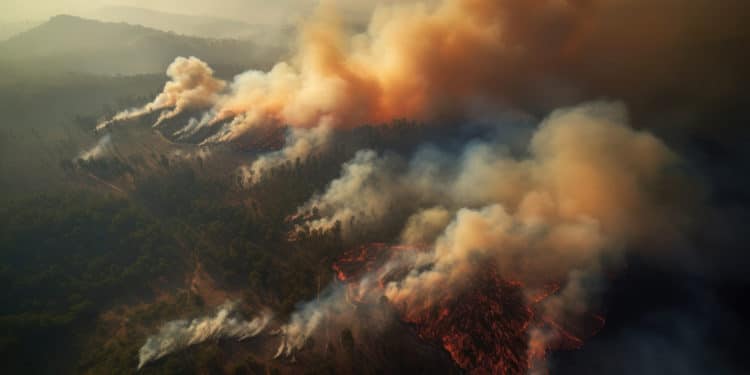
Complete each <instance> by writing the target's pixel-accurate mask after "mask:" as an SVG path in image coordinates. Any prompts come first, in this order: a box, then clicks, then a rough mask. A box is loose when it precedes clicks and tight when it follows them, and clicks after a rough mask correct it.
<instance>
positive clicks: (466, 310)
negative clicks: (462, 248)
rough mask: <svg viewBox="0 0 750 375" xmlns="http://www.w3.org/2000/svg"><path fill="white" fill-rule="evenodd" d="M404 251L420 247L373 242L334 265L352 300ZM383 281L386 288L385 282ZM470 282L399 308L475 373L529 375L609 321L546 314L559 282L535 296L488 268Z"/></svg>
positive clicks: (426, 337)
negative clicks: (581, 323) (571, 320)
mask: <svg viewBox="0 0 750 375" xmlns="http://www.w3.org/2000/svg"><path fill="white" fill-rule="evenodd" d="M399 251H419V249H416V248H412V247H392V246H388V245H386V244H382V243H375V244H369V245H364V246H360V247H358V248H355V249H352V250H350V251H348V252H346V253H345V254H344V255H343V256H342V257H341V258H339V259H338V260H337V261H336V262H335V263H334V264H333V266H332V268H333V270H334V271H335V272H336V275H337V278H338V279H339V280H340V281H342V282H345V283H347V284H348V286H349V290H350V295H351V296H350V301H355V302H360V301H361V300H362V298H361V294H359V293H361V292H362V291H361V290H358V289H359V283H360V281H361V279H362V278H363V277H364V276H365V275H370V274H372V272H373V271H377V270H378V268H379V267H381V266H382V265H383V264H385V263H386V262H387V261H388V260H389V259H391V257H392V256H393V255H394V254H396V252H399ZM376 274H377V273H376ZM379 277H386V276H384V275H379ZM392 277H394V275H393V274H389V275H388V276H387V278H389V279H390V278H392ZM378 281H379V282H378V285H379V286H380V287H382V286H383V284H384V280H378ZM469 284H470V285H471V286H472V287H470V288H467V289H465V291H464V292H463V293H460V294H457V295H452V294H445V295H444V296H442V297H440V298H438V299H435V300H432V301H430V302H429V303H427V304H425V306H422V307H419V308H415V307H413V306H399V305H394V308H395V309H396V311H398V312H399V315H400V318H401V320H402V321H403V322H405V323H408V324H410V325H412V326H413V327H414V329H415V331H416V333H417V335H418V336H419V337H420V338H421V339H423V340H425V341H428V342H432V343H435V344H436V345H440V346H441V347H442V348H443V349H445V350H446V351H447V352H448V353H449V354H450V356H451V358H452V359H453V361H454V362H455V363H456V364H457V365H458V366H459V367H461V368H462V369H464V370H466V371H467V372H468V373H471V374H525V373H527V372H528V370H529V369H530V368H532V367H533V366H534V365H535V363H538V362H539V361H541V360H543V359H544V358H545V357H546V354H547V353H548V352H549V351H550V350H557V349H574V348H578V347H580V346H581V345H582V344H583V340H584V338H586V337H589V336H590V335H592V334H593V333H595V332H596V331H598V329H600V328H601V327H602V326H603V325H604V318H603V317H602V316H599V315H590V316H588V317H586V319H585V320H586V321H587V324H585V327H586V328H587V329H578V330H573V329H571V328H569V327H568V326H566V325H565V324H562V323H560V322H556V321H554V320H553V319H551V318H550V317H547V316H545V315H544V314H543V312H541V308H540V305H541V303H542V302H543V301H544V300H546V299H547V298H549V297H550V296H552V295H554V294H555V293H557V292H558V291H559V289H560V287H559V285H558V284H555V283H550V284H548V285H547V286H546V287H545V288H542V290H540V291H538V292H536V293H534V294H529V293H526V291H525V290H524V285H523V284H522V283H520V282H517V281H508V280H505V279H503V278H502V277H501V276H500V275H498V274H497V272H496V271H495V268H494V267H491V266H488V267H485V268H484V269H483V270H482V271H481V272H477V273H476V274H474V275H473V276H472V280H469ZM354 296H359V297H360V298H356V297H354ZM589 321H591V322H589ZM592 322H593V323H592ZM532 327H534V328H535V329H536V330H537V331H539V332H545V334H546V336H545V338H546V339H545V340H541V339H540V338H539V337H536V335H535V332H532ZM573 332H576V333H577V334H576V333H573ZM579 332H580V333H579ZM549 337H553V338H554V339H553V340H548V338H549Z"/></svg>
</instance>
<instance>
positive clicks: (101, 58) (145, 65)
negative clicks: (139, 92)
mask: <svg viewBox="0 0 750 375" xmlns="http://www.w3.org/2000/svg"><path fill="white" fill-rule="evenodd" d="M280 53H281V52H280V51H279V50H277V49H273V48H270V47H260V46H259V45H258V44H256V43H253V42H251V41H241V40H230V39H203V38H197V37H188V36H182V35H177V34H174V33H169V32H164V31H159V30H156V29H150V28H147V27H143V26H135V25H130V24H125V23H108V22H99V21H93V20H88V19H84V18H79V17H74V16H67V15H60V16H55V17H53V18H52V19H50V20H49V21H48V22H46V23H44V24H42V25H40V26H38V27H35V28H33V29H31V30H28V31H26V32H23V33H21V34H18V35H16V36H14V37H12V38H10V39H8V40H7V41H5V42H2V43H0V60H4V61H5V62H11V63H19V64H23V65H25V66H32V67H36V68H40V69H43V70H45V71H60V72H79V73H91V74H107V75H118V74H120V75H131V74H145V73H163V72H164V70H165V69H166V67H167V65H169V63H170V62H172V60H174V58H175V57H176V56H196V57H199V58H200V59H202V60H204V61H207V62H208V63H210V64H211V65H213V66H216V67H222V66H225V67H226V66H237V67H242V68H264V67H267V66H268V65H269V64H271V63H272V62H273V61H275V60H276V59H277V57H278V55H279V54H280Z"/></svg>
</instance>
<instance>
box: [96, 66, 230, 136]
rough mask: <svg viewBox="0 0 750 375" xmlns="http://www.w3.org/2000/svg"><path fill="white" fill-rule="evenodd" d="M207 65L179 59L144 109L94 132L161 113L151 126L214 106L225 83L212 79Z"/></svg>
mask: <svg viewBox="0 0 750 375" xmlns="http://www.w3.org/2000/svg"><path fill="white" fill-rule="evenodd" d="M213 74H214V71H213V69H211V68H210V67H209V66H208V64H206V63H205V62H203V61H201V60H199V59H198V58H195V57H189V58H184V57H178V58H176V59H175V60H174V62H173V63H172V64H170V65H169V67H168V68H167V76H168V77H169V78H171V80H170V81H169V82H167V83H166V84H164V89H163V90H162V92H161V93H160V94H159V95H158V96H157V97H156V98H155V99H154V100H153V101H152V102H151V103H148V104H146V105H144V106H143V107H139V108H131V109H128V110H125V111H122V112H120V113H118V114H116V115H115V116H114V117H113V118H112V119H110V120H108V121H105V122H103V123H101V124H99V125H98V126H97V127H96V130H103V129H105V128H107V126H109V125H110V124H112V123H113V122H116V121H124V120H129V119H133V118H138V117H141V116H143V115H147V114H150V113H153V112H157V111H161V114H160V115H159V119H158V120H157V121H156V123H155V124H154V125H158V124H160V123H161V122H162V121H165V120H168V119H170V118H173V117H175V116H177V115H178V114H180V113H182V112H183V111H185V110H187V109H202V108H207V107H210V106H211V105H213V103H214V102H215V101H216V100H217V98H218V94H219V92H221V91H222V90H223V89H224V87H225V86H226V83H225V82H224V81H222V80H220V79H217V78H215V77H214V75H213Z"/></svg>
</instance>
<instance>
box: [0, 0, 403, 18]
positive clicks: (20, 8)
mask: <svg viewBox="0 0 750 375" xmlns="http://www.w3.org/2000/svg"><path fill="white" fill-rule="evenodd" d="M318 1H319V0H274V1H269V0H211V1H206V0H33V1H29V0H0V20H2V21H23V20H38V19H45V18H49V17H51V16H53V15H56V14H61V13H66V14H82V13H86V12H88V11H91V10H94V9H97V8H99V7H103V6H110V5H126V6H136V7H143V8H148V9H154V10H161V11H167V12H174V13H185V14H200V15H204V16H217V17H226V18H234V19H239V20H243V21H248V22H253V23H257V22H262V23H274V22H279V21H285V20H291V19H294V18H296V17H299V16H300V15H303V14H305V13H307V12H309V11H310V10H311V9H312V8H313V6H314V5H315V4H317V3H318ZM390 1H393V0H390ZM334 2H335V3H337V4H338V6H339V7H340V8H344V9H345V10H350V11H351V10H355V11H357V12H358V13H367V11H368V10H369V9H371V8H372V7H373V6H374V4H375V3H378V2H384V1H378V0H338V1H334Z"/></svg>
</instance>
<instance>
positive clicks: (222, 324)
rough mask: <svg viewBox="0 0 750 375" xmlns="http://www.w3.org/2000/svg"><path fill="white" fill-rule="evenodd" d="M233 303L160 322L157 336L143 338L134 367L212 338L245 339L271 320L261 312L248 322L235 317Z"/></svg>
mask: <svg viewBox="0 0 750 375" xmlns="http://www.w3.org/2000/svg"><path fill="white" fill-rule="evenodd" d="M235 308H236V303H232V302H227V303H225V304H224V305H222V306H220V307H219V309H218V311H217V312H216V314H215V315H214V316H211V317H204V318H199V319H194V320H190V321H188V320H176V321H172V322H169V323H166V324H164V325H163V326H162V327H161V329H160V330H159V333H158V334H157V335H154V336H151V337H149V338H148V339H147V340H146V343H145V344H143V346H142V347H141V349H140V350H139V351H138V369H140V368H141V367H143V366H144V365H146V364H147V363H149V362H152V361H155V360H157V359H159V358H161V357H164V356H165V355H168V354H170V353H173V352H176V351H178V350H182V349H185V348H187V347H189V346H191V345H195V344H200V343H202V342H204V341H206V340H212V339H235V340H245V339H247V338H250V337H253V336H257V335H258V334H259V333H261V332H262V331H263V329H265V328H266V326H267V325H268V322H270V321H271V314H270V313H269V312H267V311H263V312H261V313H260V315H259V316H257V317H255V318H253V320H251V321H249V322H248V321H245V320H242V319H241V318H239V317H236V312H235Z"/></svg>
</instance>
